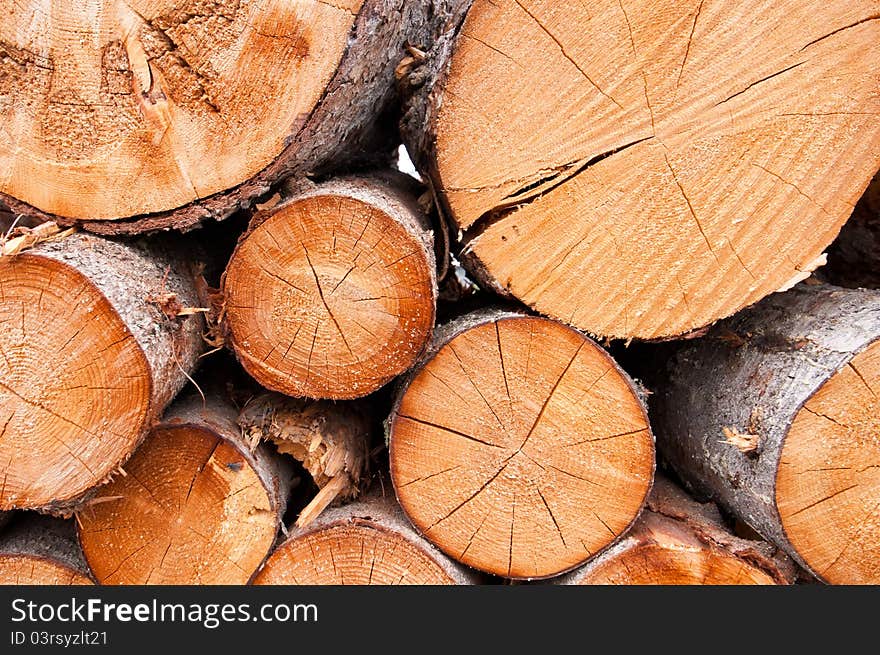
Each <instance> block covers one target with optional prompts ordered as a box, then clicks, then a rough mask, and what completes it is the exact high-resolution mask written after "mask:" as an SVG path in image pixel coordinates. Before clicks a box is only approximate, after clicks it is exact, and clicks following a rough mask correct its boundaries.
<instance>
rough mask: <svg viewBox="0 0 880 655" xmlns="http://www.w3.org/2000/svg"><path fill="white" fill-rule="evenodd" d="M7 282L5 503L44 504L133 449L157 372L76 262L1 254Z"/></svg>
mask: <svg viewBox="0 0 880 655" xmlns="http://www.w3.org/2000/svg"><path fill="white" fill-rule="evenodd" d="M0 289H2V291H0V324H2V329H0V353H2V357H0V435H2V438H0V466H2V467H3V470H4V471H5V474H4V475H3V478H4V483H3V485H2V488H0V509H12V508H20V507H44V506H47V505H50V504H51V503H57V502H63V501H66V500H69V499H71V498H75V497H77V496H79V495H80V494H82V493H83V492H84V491H85V490H87V489H88V488H90V487H93V486H94V485H96V484H98V483H100V482H101V481H102V480H103V479H104V478H106V477H107V476H108V475H109V474H110V473H111V472H112V471H113V470H114V469H115V468H116V467H118V466H119V464H120V463H121V461H122V460H123V459H124V458H125V457H126V456H127V455H128V454H129V453H130V452H131V450H132V448H133V447H134V446H135V445H136V443H137V441H138V440H139V439H140V437H141V435H142V433H143V428H144V424H145V421H146V418H147V411H148V408H149V405H150V394H151V372H150V368H149V366H148V363H147V360H146V358H145V357H144V354H143V352H142V351H141V349H140V347H139V346H138V343H137V341H136V340H135V339H134V337H133V336H132V334H131V333H130V332H129V330H128V329H127V327H126V325H125V323H124V322H123V320H122V319H121V318H120V316H119V315H118V314H117V312H116V310H115V309H114V308H113V307H112V306H111V305H110V303H109V302H108V300H107V299H106V298H105V297H104V296H103V295H102V293H101V291H99V290H98V288H97V287H96V286H95V285H94V284H93V283H92V282H91V281H90V280H89V279H88V278H86V277H85V276H84V275H82V274H81V273H79V272H78V271H77V270H75V269H74V268H73V267H70V266H68V265H66V264H64V263H61V262H59V261H56V260H53V259H49V258H44V257H40V256H37V255H32V254H23V255H19V256H16V257H4V258H0ZM25 454H26V455H25Z"/></svg>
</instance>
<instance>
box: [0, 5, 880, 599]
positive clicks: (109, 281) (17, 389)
mask: <svg viewBox="0 0 880 655" xmlns="http://www.w3.org/2000/svg"><path fill="white" fill-rule="evenodd" d="M78 4H81V3H77V2H74V3H73V4H71V3H67V4H65V3H49V5H46V4H45V3H43V4H35V3H30V4H28V3H25V4H19V5H16V6H15V7H13V8H12V9H11V10H10V14H9V17H8V19H7V20H5V21H4V22H3V24H2V25H0V121H2V125H3V126H4V129H3V130H2V131H0V169H2V171H3V172H2V173H0V476H2V482H0V513H2V514H0V516H2V518H3V519H4V520H8V525H7V526H6V527H5V528H4V527H0V582H4V583H9V582H11V583H21V582H29V583H47V584H48V583H73V582H78V583H83V584H89V583H92V582H98V583H100V584H245V583H248V582H250V583H254V584H315V583H317V584H398V583H414V584H450V583H454V584H479V583H485V582H491V581H498V580H500V579H504V580H545V579H547V580H552V581H557V582H564V583H578V584H596V583H613V584H648V583H659V584H664V583H665V584H729V583H736V584H739V583H755V584H788V583H790V582H792V581H793V580H795V579H796V577H797V576H800V577H801V578H805V577H809V576H813V577H814V578H816V579H819V580H822V581H825V582H831V583H876V582H878V581H880V547H878V544H880V529H878V525H880V520H878V516H880V512H878V510H880V478H878V476H877V475H876V472H877V470H878V466H880V464H878V463H877V460H878V453H877V447H876V446H877V444H876V434H877V431H878V424H877V416H878V410H880V406H878V404H877V397H878V396H877V393H880V355H878V353H880V351H878V350H877V347H878V345H877V344H878V340H880V331H878V317H880V309H878V307H880V301H878V298H877V293H878V292H876V291H869V290H866V289H863V288H852V289H848V290H845V289H841V288H838V287H831V286H828V285H824V284H820V283H818V282H817V280H816V279H815V278H812V279H809V280H807V282H806V283H802V284H798V283H799V282H802V281H803V280H805V279H806V278H808V277H809V276H810V274H811V272H812V271H813V270H815V269H816V268H817V267H821V266H822V264H823V263H824V261H825V257H824V250H825V249H826V247H828V246H829V244H830V243H831V242H832V240H833V239H834V238H835V236H836V235H837V233H838V231H839V230H840V228H841V226H842V225H843V224H844V222H845V221H846V220H847V218H848V217H849V216H850V214H853V207H854V206H855V207H856V210H855V213H854V214H853V218H852V220H851V221H850V222H849V223H847V225H846V227H845V228H844V231H843V233H842V234H841V236H840V239H839V240H838V241H837V242H836V243H835V244H834V247H833V249H832V250H831V251H830V252H831V262H832V266H831V267H830V268H829V270H828V273H827V274H825V273H824V272H822V273H820V274H821V275H824V276H825V278H826V279H828V280H830V281H832V282H835V283H840V284H845V285H847V286H851V287H864V286H871V285H875V283H876V280H877V279H878V278H880V268H878V267H880V259H878V257H877V254H876V252H874V251H875V250H876V248H874V247H873V245H872V244H874V243H875V241H874V240H873V239H874V237H875V236H876V234H875V233H876V232H877V231H876V230H875V229H874V228H875V227H876V225H875V223H876V221H875V220H874V219H875V218H876V214H877V212H876V202H874V200H875V199H876V198H875V196H876V181H875V183H874V186H873V187H871V188H870V189H868V191H867V193H864V192H865V189H866V188H867V187H868V184H869V182H870V180H871V178H872V177H874V179H875V180H876V173H877V169H878V168H880V119H878V116H880V105H878V95H877V93H876V89H877V86H878V82H880V77H878V72H877V69H876V67H875V66H871V65H870V64H869V63H868V62H870V61H872V58H871V55H872V54H873V55H880V51H878V47H880V46H878V44H880V23H878V21H877V15H878V12H880V5H878V3H877V2H875V1H873V0H872V1H871V2H866V3H857V4H856V5H853V3H849V2H844V1H843V0H834V1H833V2H818V0H803V1H802V2H798V3H795V4H794V5H785V6H783V5H779V4H778V3H777V4H773V3H757V2H746V3H744V4H742V3H741V4H739V5H737V6H733V5H731V4H729V3H728V4H711V3H694V4H693V5H692V6H691V5H685V4H682V3H679V2H672V0H661V1H660V2H644V1H637V2H627V3H619V2H600V3H597V4H595V6H591V7H590V8H589V9H587V8H584V7H582V6H581V5H577V4H576V3H552V2H546V1H544V0H522V1H520V0H492V1H491V2H490V1H488V0H473V1H471V0H420V1H419V2H399V1H397V0H363V1H360V0H356V1H353V2H347V3H346V2H341V3H340V2H337V3H326V2H310V1H307V2H300V3H295V4H292V5H291V4H290V3H282V2H274V1H273V2H264V3H255V2H248V1H244V2H237V3H223V2H219V3H211V4H204V3H201V2H183V3H176V4H175V3H168V2H159V3H152V4H150V5H149V6H146V5H143V6H141V5H142V4H143V3H128V4H124V5H123V4H120V3H116V2H113V1H111V0H105V1H102V2H99V3H97V4H96V5H94V7H92V9H93V11H89V12H86V11H82V9H83V8H82V7H79V6H78ZM93 4H94V3H93ZM31 5H33V6H31ZM62 5H63V6H62ZM172 5H173V6H172ZM746 19H747V20H746ZM783 19H784V20H783ZM61 25H64V26H66V27H65V28H64V29H62V28H61V27H60V26H61ZM71 26H72V28H71ZM74 33H75V34H79V35H91V36H92V37H93V38H79V37H77V38H71V36H70V35H71V34H74ZM208 37H209V38H208ZM874 59H876V56H875V57H874ZM398 115H399V116H401V117H402V121H401V123H400V130H398V129H397V126H396V125H395V124H394V123H395V120H396V117H397V116H398ZM398 135H401V136H402V138H403V139H404V140H405V142H406V143H407V145H408V146H409V149H410V151H411V152H412V154H413V155H414V158H415V160H416V162H417V164H418V165H419V169H420V172H421V173H422V175H423V179H422V182H417V181H416V180H414V179H410V178H408V177H405V176H403V175H401V174H400V173H397V172H395V171H391V170H388V169H389V167H390V162H391V157H392V153H393V152H394V150H395V148H396V147H397V145H398V142H399V137H398ZM860 197H861V201H860V202H858V203H857V201H858V200H859V198H860ZM232 214H236V215H237V217H238V220H235V221H227V222H226V223H223V224H222V225H219V226H212V227H213V229H216V230H218V232H219V233H221V234H222V237H223V238H222V239H220V240H217V239H216V238H214V236H211V235H210V234H209V232H208V231H207V230H197V228H199V227H200V225H201V224H202V223H203V222H204V221H205V220H206V219H218V220H220V219H225V218H227V217H230V216H231V215H232ZM245 224H246V225H245ZM236 226H241V227H240V228H239V227H236ZM68 228H70V229H68ZM83 228H84V229H85V230H86V231H85V232H83V231H82V229H83ZM171 229H176V230H177V231H169V230H171ZM158 230H163V231H168V233H167V234H161V235H156V234H152V233H153V232H156V231H158ZM190 230H191V231H193V233H192V234H191V235H188V236H187V237H184V236H182V235H181V234H179V233H178V232H179V231H190ZM93 233H100V234H103V235H110V236H97V235H96V234H93ZM236 239H237V242H236V245H235V247H234V249H233V248H230V249H229V250H230V251H229V252H227V251H225V248H224V247H223V246H221V245H219V243H220V242H221V241H228V242H229V243H230V244H231V243H232V242H233V241H235V240H236ZM450 242H451V249H452V251H453V252H454V254H455V255H456V257H455V258H451V257H450V255H449V252H447V250H448V247H447V246H449V244H450ZM458 263H461V264H463V266H464V269H461V268H456V265H457V264H458ZM820 270H821V269H820ZM453 274H454V275H455V276H456V277H455V280H456V281H457V282H456V284H459V283H460V281H461V279H463V277H464V276H465V275H466V274H469V275H470V276H472V277H473V278H474V279H476V280H477V281H478V282H479V284H480V285H481V287H482V289H481V292H480V293H479V294H476V295H473V296H472V297H470V298H469V299H468V300H467V301H466V302H459V301H458V297H457V295H456V294H455V293H446V294H444V293H441V289H443V288H444V287H443V285H444V276H450V275H453ZM446 287H447V288H449V287H450V285H449V284H447V285H446ZM792 287H793V288H792ZM776 291H780V293H774V292H776ZM762 299H763V300H762ZM759 301H760V302H759ZM755 303H757V304H755ZM438 305H439V307H438ZM744 308H745V309H744ZM731 315H732V316H731ZM438 316H443V317H450V318H449V319H447V318H444V319H443V320H442V321H440V322H439V323H438ZM725 317H730V318H727V319H726V320H722V321H721V322H720V323H717V324H716V325H714V326H712V324H713V323H715V322H716V321H718V320H719V319H724V318H725ZM710 326H711V327H710ZM682 335H686V336H688V337H689V338H688V339H682V340H675V338H677V337H680V336H682ZM601 337H604V338H605V340H602V341H597V340H594V338H597V339H598V338H601ZM615 338H620V339H622V340H625V343H626V344H627V345H628V344H629V343H630V341H632V340H638V341H639V342H640V343H639V344H638V347H637V348H633V349H630V350H626V349H624V348H623V344H619V345H620V347H618V344H614V343H612V342H611V339H615ZM669 339H672V340H671V341H668V342H666V343H663V344H657V343H652V342H654V341H655V340H669ZM218 350H226V351H227V352H228V353H229V356H228V357H227V355H225V354H222V353H220V354H218V353H217V351H218ZM612 352H613V353H615V355H616V356H617V361H616V360H615V358H614V357H612V355H611V353H612ZM225 357H226V359H224V358H225ZM206 358H214V359H215V361H217V362H218V365H216V366H213V367H203V366H201V363H202V362H203V361H204V360H205V359H206ZM224 362H225V363H224ZM622 364H623V365H622ZM630 373H632V374H634V375H636V376H637V377H638V379H636V378H633V377H631V376H630ZM184 387H187V388H186V390H185V391H183V389H184ZM383 423H384V435H383V434H382V429H381V426H382V425H383ZM655 434H656V437H657V443H656V447H655V441H654V436H655ZM383 436H384V439H383ZM658 462H659V463H660V464H661V465H664V466H667V467H669V469H670V471H671V473H672V474H673V475H675V476H676V478H677V481H679V482H681V483H683V484H684V485H685V486H686V487H687V489H688V490H689V491H690V492H691V493H692V494H694V496H695V498H692V497H690V496H688V495H687V493H686V492H685V491H683V490H682V489H680V488H678V487H677V486H676V484H675V482H672V481H668V480H666V479H665V478H663V477H659V478H658V479H657V480H655V469H656V468H657V465H658ZM698 500H699V501H700V502H697V501H698ZM702 501H707V502H702ZM708 501H714V503H717V507H716V505H715V504H714V503H710V502H708ZM718 508H720V510H719V509H718ZM24 510H37V511H38V512H42V513H45V514H54V515H56V516H57V517H64V518H47V517H35V516H34V515H33V514H32V513H30V512H26V511H24ZM71 515H74V516H73V517H72V518H71ZM743 525H747V526H749V527H750V528H751V530H754V531H757V533H759V535H761V537H762V539H766V540H767V541H763V540H759V539H757V538H755V539H752V538H747V537H745V536H743V535H744V534H745V533H744V532H743V529H742V526H743ZM65 531H66V536H65V534H64V533H65ZM750 534H751V537H756V535H755V534H754V533H750ZM56 537H57V538H56ZM783 552H784V553H787V556H786V555H783V554H782V553H783ZM788 557H790V558H791V559H792V560H793V561H794V562H796V563H797V565H799V566H800V567H801V569H802V570H799V571H795V568H794V564H792V561H791V560H789V559H788Z"/></svg>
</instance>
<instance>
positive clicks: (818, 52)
mask: <svg viewBox="0 0 880 655" xmlns="http://www.w3.org/2000/svg"><path fill="white" fill-rule="evenodd" d="M466 8H467V3H465V9H466ZM460 15H463V14H460ZM878 17H880V4H878V3H877V2H876V1H874V0H870V1H861V2H846V1H844V0H836V1H834V2H820V1H818V0H815V1H803V0H799V1H793V0H792V1H788V2H769V1H766V0H752V1H750V2H746V3H736V4H731V3H726V2H720V1H715V0H693V2H678V1H675V0H663V1H660V2H657V1H654V0H651V1H648V0H623V1H618V0H606V1H600V2H595V3H590V4H589V5H587V4H578V3H555V2H549V1H545V0H491V1H490V0H476V1H475V2H473V3H472V5H471V7H470V10H469V11H467V13H466V17H465V18H464V20H463V21H460V22H458V23H457V24H454V25H453V27H452V28H451V29H450V30H449V36H447V38H446V39H445V40H444V41H443V42H442V43H441V44H440V45H439V46H438V50H437V52H436V53H434V54H433V56H434V57H440V58H441V59H442V58H443V56H444V55H448V56H447V57H446V59H445V60H444V61H442V62H441V63H437V62H432V63H429V64H427V65H426V66H427V67H428V70H427V71H422V73H421V74H422V75H423V76H424V75H427V76H428V77H430V78H431V80H432V81H431V82H430V83H426V84H422V85H419V86H418V87H417V90H416V91H415V93H414V94H413V95H412V98H411V100H410V103H409V105H408V109H407V112H406V114H405V115H404V122H403V128H404V134H405V136H406V140H407V142H408V143H409V145H410V149H411V150H412V151H415V152H417V153H419V154H418V155H417V156H416V158H417V160H418V162H419V164H420V167H421V169H422V170H423V171H425V172H426V173H427V174H429V175H430V176H431V178H432V179H433V181H434V186H435V189H436V191H437V193H438V195H439V196H440V197H441V198H442V199H443V200H444V204H445V206H446V209H447V210H448V214H449V216H450V218H451V219H452V220H453V221H454V222H455V224H457V226H458V227H460V228H461V229H462V230H463V231H464V235H463V236H464V239H465V242H466V248H465V251H464V259H463V261H464V262H465V263H466V265H467V266H469V268H470V270H471V271H472V272H473V273H474V274H476V275H477V276H478V278H479V279H480V281H481V282H482V283H483V284H484V285H485V286H488V287H490V288H492V289H494V290H495V291H497V292H500V293H503V294H510V295H513V296H515V297H516V298H518V299H519V300H522V301H523V302H525V303H526V304H528V305H529V306H531V307H533V308H535V309H537V310H538V311H540V312H541V313H542V314H545V315H548V316H550V317H553V318H557V319H560V320H562V321H565V322H568V323H570V324H571V325H574V326H576V327H579V328H581V329H584V330H586V331H587V332H589V333H591V334H597V335H603V336H610V337H622V338H630V337H637V338H643V339H653V338H660V337H668V336H673V335H679V334H683V333H687V332H689V331H692V330H694V329H696V328H700V327H702V326H705V325H707V324H709V323H711V322H713V321H715V320H717V319H718V318H721V317H724V316H728V315H730V314H732V313H734V312H735V311H737V310H739V309H741V308H743V307H745V306H747V305H750V304H752V303H754V302H756V301H757V300H759V299H761V298H762V297H764V296H766V295H767V294H769V293H772V292H774V291H776V290H778V289H780V288H782V287H784V286H787V285H788V284H789V283H790V282H791V281H792V280H793V279H795V278H798V277H801V278H802V277H803V276H804V272H805V271H809V270H812V269H813V268H815V267H816V265H818V263H819V260H818V259H817V258H818V257H819V256H820V255H821V253H822V251H823V249H824V248H825V247H826V246H828V244H829V243H830V242H831V241H832V240H833V239H834V237H835V235H836V234H837V232H838V230H839V229H840V227H841V225H842V224H843V223H844V221H845V220H846V219H847V217H848V216H849V215H850V214H851V213H852V208H853V205H854V204H855V202H856V200H857V199H858V198H859V196H860V195H861V194H862V192H863V191H864V190H865V188H866V186H867V184H868V182H869V180H870V179H871V177H872V176H873V175H874V173H875V172H876V171H877V169H878V168H880V118H878V116H880V104H878V102H880V96H878V95H877V93H876V89H877V87H878V73H877V69H876V67H875V66H873V65H872V64H871V63H870V62H872V61H873V60H874V59H876V58H877V56H878V55H880V36H878V34H880V21H878V20H877V19H878Z"/></svg>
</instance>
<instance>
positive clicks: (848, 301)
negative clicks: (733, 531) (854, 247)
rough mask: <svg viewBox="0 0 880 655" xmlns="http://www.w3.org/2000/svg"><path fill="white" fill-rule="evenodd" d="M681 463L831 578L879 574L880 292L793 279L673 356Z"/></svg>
mask: <svg viewBox="0 0 880 655" xmlns="http://www.w3.org/2000/svg"><path fill="white" fill-rule="evenodd" d="M653 386H654V391H655V394H654V395H653V396H652V397H651V420H652V424H653V425H654V428H655V430H656V432H657V442H658V448H659V449H660V451H661V453H662V454H663V455H664V457H665V459H666V460H667V461H668V462H669V464H671V465H672V467H673V468H674V469H675V470H676V472H677V473H678V474H679V476H681V477H682V478H684V479H685V481H687V482H688V483H689V484H690V485H691V486H692V488H693V489H694V490H695V491H696V492H697V493H698V494H702V495H709V496H711V497H712V498H713V499H715V500H716V501H717V502H718V503H719V504H721V505H722V506H724V507H725V508H727V509H728V510H729V511H730V512H732V513H733V514H735V515H736V516H737V517H739V518H740V519H741V520H742V521H744V522H745V523H747V524H748V525H750V526H751V527H752V528H754V529H755V530H756V531H757V532H758V533H760V534H761V535H763V536H764V537H765V538H766V539H768V540H769V541H772V542H773V543H775V544H777V545H779V546H780V547H782V548H783V549H785V550H786V551H787V552H788V553H789V554H790V555H791V556H792V557H793V558H795V559H796V560H797V561H798V562H799V563H800V564H801V565H802V566H804V567H805V568H807V569H808V570H809V571H811V572H812V573H814V574H815V575H816V576H817V577H819V578H820V579H822V580H824V581H826V582H829V583H842V584H857V583H868V584H876V583H877V582H880V521H878V510H880V502H878V496H877V485H878V483H880V444H878V441H877V432H878V429H880V422H878V420H880V419H878V417H880V401H878V395H877V394H878V393H880V291H868V290H847V289H840V288H836V287H832V286H828V285H818V286H808V285H806V284H804V285H801V286H798V287H795V288H794V289H792V290H791V291H789V292H787V293H785V294H777V295H774V296H770V297H769V298H767V299H765V300H764V301H762V302H761V303H759V304H758V305H756V306H755V307H753V308H751V309H749V310H747V311H745V312H743V313H741V314H740V315H737V316H736V317H734V318H731V319H729V320H727V321H724V322H722V323H719V324H718V325H717V326H716V327H714V328H713V329H712V330H711V331H710V332H709V333H708V334H707V335H706V336H705V337H703V338H700V339H695V340H693V341H692V342H690V343H687V344H686V345H684V346H683V347H681V348H680V349H679V350H678V351H677V352H675V353H674V354H673V355H672V356H670V357H669V358H668V360H667V361H666V364H665V371H664V372H663V373H662V375H658V377H657V378H656V379H655V380H654V383H653Z"/></svg>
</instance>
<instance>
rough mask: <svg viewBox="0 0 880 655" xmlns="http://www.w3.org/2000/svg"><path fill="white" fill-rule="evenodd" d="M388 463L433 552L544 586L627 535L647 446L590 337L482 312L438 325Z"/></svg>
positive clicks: (639, 417)
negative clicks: (538, 581)
mask: <svg viewBox="0 0 880 655" xmlns="http://www.w3.org/2000/svg"><path fill="white" fill-rule="evenodd" d="M390 463H391V475H392V480H393V483H394V487H395V490H396V492H397V497H398V499H399V500H400V503H401V505H402V507H403V509H404V511H405V512H406V513H407V515H408V516H409V517H410V519H411V520H412V521H413V523H414V524H415V526H416V527H417V528H418V529H419V530H420V531H421V532H422V533H423V534H424V535H425V536H427V537H428V538H429V539H430V540H431V541H433V542H434V543H435V544H436V545H437V546H439V547H440V548H441V550H443V551H444V552H446V553H447V554H448V555H450V556H451V557H454V558H455V559H457V560H459V561H461V562H463V563H464V564H467V565H469V566H472V567H474V568H477V569H481V570H483V571H486V572H488V573H493V574H496V575H501V576H504V577H508V578H542V577H548V576H552V575H556V574H558V573H562V572H563V571H566V570H568V569H570V568H572V567H575V566H577V565H579V564H581V563H583V562H584V561H585V560H587V559H588V558H590V557H592V556H593V555H595V554H596V553H598V552H599V551H600V550H602V549H603V548H605V547H606V546H608V545H609V544H610V543H612V542H613V541H614V540H615V539H617V537H618V536H620V535H621V534H622V533H623V532H624V531H625V530H626V529H627V528H628V527H629V526H630V524H631V523H632V522H633V520H634V519H635V517H636V516H637V515H638V513H639V511H640V509H641V507H642V505H643V503H644V501H645V497H646V495H647V493H648V490H649V488H650V486H651V480H652V475H653V470H654V443H653V437H652V435H651V431H650V428H649V426H648V420H647V417H646V414H645V410H644V407H643V405H642V403H641V400H640V399H639V397H638V396H637V394H636V390H635V388H634V386H633V384H632V382H631V381H630V380H629V378H628V377H627V376H626V374H625V373H623V372H622V371H621V370H620V369H619V368H618V367H617V365H616V364H615V363H614V361H613V360H612V359H611V357H610V356H609V355H608V354H607V353H606V352H605V351H604V350H602V349H601V348H600V347H599V346H598V345H596V344H595V343H594V342H593V341H591V340H590V339H588V338H587V337H585V336H584V335H582V334H581V333H579V332H577V331H575V330H573V329H571V328H568V327H566V326H563V325H562V324H560V323H556V322H555V321H551V320H548V319H543V318H535V317H529V316H523V315H518V314H510V313H502V312H486V313H477V314H471V315H468V316H465V317H462V318H461V319H458V320H456V321H453V322H452V323H450V324H448V325H446V326H444V327H443V328H442V329H441V330H438V335H437V342H436V344H435V347H434V348H433V355H431V356H430V357H429V358H428V359H427V361H425V362H424V363H423V364H422V365H421V366H420V367H418V368H417V369H416V370H415V372H414V373H413V374H412V375H411V377H410V378H409V380H408V381H407V383H406V384H405V386H404V389H403V391H402V393H401V396H400V397H399V399H398V401H397V404H396V405H395V409H394V411H393V412H392V415H391V417H390Z"/></svg>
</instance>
